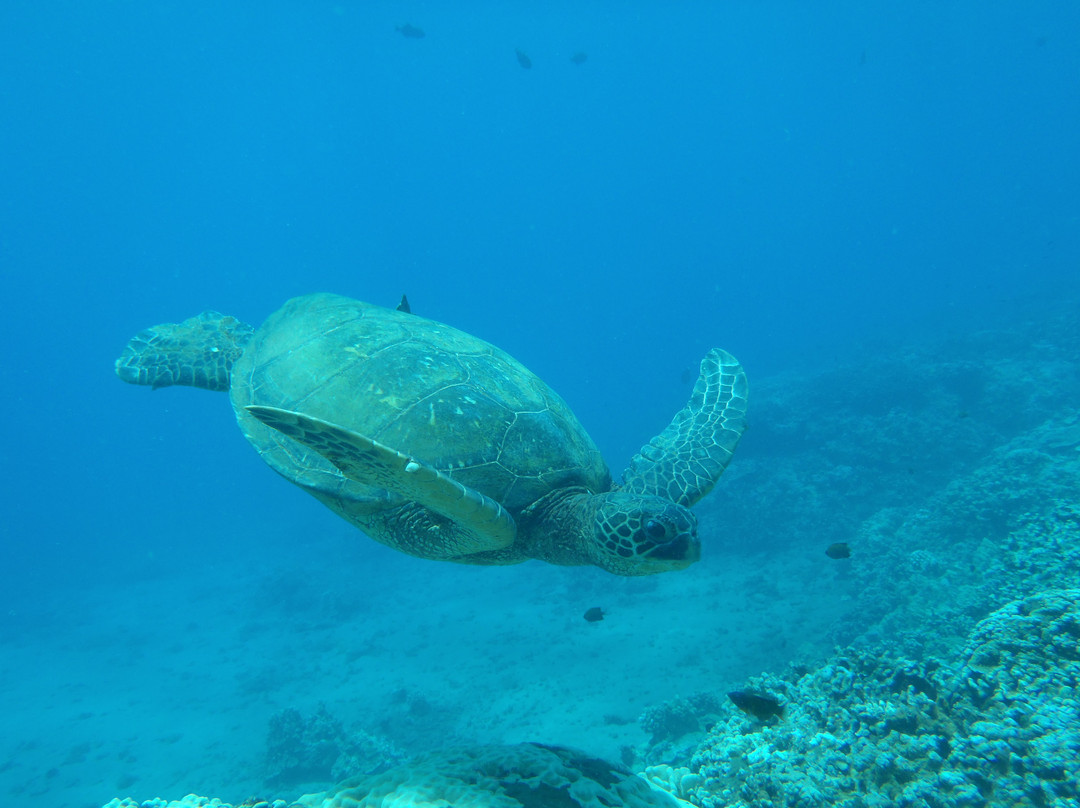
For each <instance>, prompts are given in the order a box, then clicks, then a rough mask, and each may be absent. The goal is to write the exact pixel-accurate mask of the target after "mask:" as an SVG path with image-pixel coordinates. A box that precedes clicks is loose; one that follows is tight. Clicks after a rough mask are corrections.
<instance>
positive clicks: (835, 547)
mask: <svg viewBox="0 0 1080 808" xmlns="http://www.w3.org/2000/svg"><path fill="white" fill-rule="evenodd" d="M825 555H827V556H828V557H829V558H851V548H850V547H848V543H847V542H846V541H838V542H836V543H835V544H830V545H829V546H828V547H827V548H826V549H825Z"/></svg>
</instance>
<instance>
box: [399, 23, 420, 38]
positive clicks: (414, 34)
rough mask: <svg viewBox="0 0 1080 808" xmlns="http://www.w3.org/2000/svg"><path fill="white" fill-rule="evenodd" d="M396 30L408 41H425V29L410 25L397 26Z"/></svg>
mask: <svg viewBox="0 0 1080 808" xmlns="http://www.w3.org/2000/svg"><path fill="white" fill-rule="evenodd" d="M394 30H395V31H397V32H398V33H399V34H401V35H402V36H403V37H405V38H406V39H423V38H424V36H425V34H424V29H423V28H417V27H416V26H415V25H409V23H405V24H404V25H398V26H395V27H394Z"/></svg>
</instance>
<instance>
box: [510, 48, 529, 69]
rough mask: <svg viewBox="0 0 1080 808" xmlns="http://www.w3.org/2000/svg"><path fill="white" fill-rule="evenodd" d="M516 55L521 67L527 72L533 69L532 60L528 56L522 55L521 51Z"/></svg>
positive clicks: (516, 52) (517, 51)
mask: <svg viewBox="0 0 1080 808" xmlns="http://www.w3.org/2000/svg"><path fill="white" fill-rule="evenodd" d="M514 53H515V54H516V55H517V60H518V64H519V65H521V66H522V67H524V68H525V69H526V70H531V69H532V59H530V58H529V56H528V54H525V53H522V52H521V51H520V50H515V51H514Z"/></svg>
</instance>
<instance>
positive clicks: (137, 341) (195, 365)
mask: <svg viewBox="0 0 1080 808" xmlns="http://www.w3.org/2000/svg"><path fill="white" fill-rule="evenodd" d="M254 332H255V329H254V328H252V327H251V326H250V325H248V324H247V323H245V322H241V321H240V320H237V319H236V318H235V317H229V316H227V315H224V314H219V313H218V312H216V311H204V312H203V313H202V314H199V315H197V316H195V317H191V318H189V319H187V320H184V322H182V323H162V324H161V325H156V326H153V327H152V328H147V329H146V330H145V331H140V332H139V333H138V334H136V335H135V336H134V337H132V338H131V340H130V341H129V342H128V344H127V346H126V347H125V348H124V352H123V353H122V354H121V355H120V358H119V359H117V360H116V375H117V376H119V377H120V378H121V379H123V380H124V381H125V382H128V383H129V384H144V385H148V386H149V387H152V388H153V389H155V390H156V389H158V388H159V387H169V386H171V385H174V384H182V385H187V386H189V387H201V388H202V389H204V390H215V391H218V392H222V391H225V390H228V389H229V384H230V373H231V372H232V366H233V364H234V363H235V362H236V360H237V359H239V358H240V355H241V354H242V353H243V352H244V348H245V346H246V345H247V343H248V340H250V339H251V335H252V334H253V333H254Z"/></svg>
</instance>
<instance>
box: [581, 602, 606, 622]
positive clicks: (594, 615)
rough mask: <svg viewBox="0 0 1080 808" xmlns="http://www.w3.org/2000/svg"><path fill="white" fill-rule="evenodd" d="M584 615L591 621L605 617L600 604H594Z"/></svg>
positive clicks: (597, 620) (598, 620)
mask: <svg viewBox="0 0 1080 808" xmlns="http://www.w3.org/2000/svg"><path fill="white" fill-rule="evenodd" d="M584 617H585V619H586V620H588V621H589V622H590V623H598V622H600V621H601V620H603V619H604V610H603V609H601V608H600V607H599V606H593V607H592V608H591V609H589V610H588V611H587V612H585V614H584Z"/></svg>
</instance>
